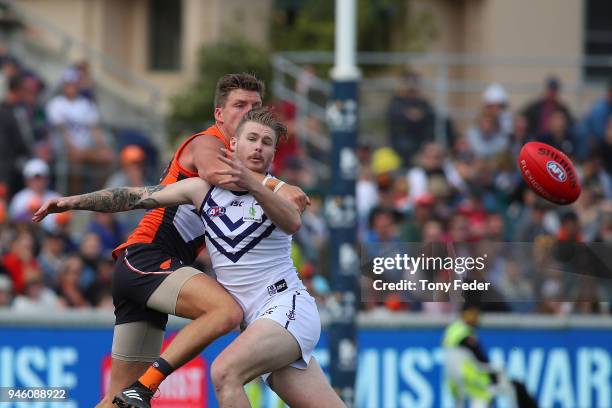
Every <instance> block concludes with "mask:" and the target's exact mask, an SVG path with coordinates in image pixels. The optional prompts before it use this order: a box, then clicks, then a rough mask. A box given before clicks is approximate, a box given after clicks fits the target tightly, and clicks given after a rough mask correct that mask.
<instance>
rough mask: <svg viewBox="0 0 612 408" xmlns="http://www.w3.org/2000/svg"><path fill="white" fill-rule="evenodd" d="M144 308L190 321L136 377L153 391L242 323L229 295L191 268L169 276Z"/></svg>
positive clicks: (212, 280)
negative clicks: (158, 356) (140, 374)
mask: <svg viewBox="0 0 612 408" xmlns="http://www.w3.org/2000/svg"><path fill="white" fill-rule="evenodd" d="M147 306H148V307H150V308H152V309H155V310H160V311H163V312H165V313H169V314H173V315H177V316H180V317H185V318H189V319H192V320H193V321H192V322H191V323H189V324H188V325H187V326H185V327H184V328H183V329H181V330H180V331H179V332H178V334H177V335H176V337H174V339H173V340H172V342H171V343H170V344H169V345H168V347H167V348H166V349H165V350H164V352H163V354H162V355H161V356H160V358H159V359H157V360H156V361H155V363H154V364H153V365H152V366H151V367H150V369H148V370H147V371H146V372H145V373H144V374H143V375H142V376H141V377H140V378H139V381H140V383H141V384H143V385H144V386H145V387H147V388H149V389H151V390H154V391H155V390H156V389H157V388H158V387H159V384H160V383H161V382H162V381H163V380H164V379H165V378H166V377H167V376H168V375H170V374H171V373H172V372H173V371H174V370H175V369H177V368H179V367H181V366H182V365H183V364H185V363H187V362H189V361H190V360H191V359H192V358H194V357H195V356H197V355H198V354H199V353H200V352H201V351H202V350H203V349H204V348H205V347H206V346H207V345H208V344H210V343H211V342H212V341H213V340H215V339H216V338H218V337H221V336H222V335H224V334H226V333H228V332H229V331H230V330H232V329H233V328H235V327H238V326H239V325H240V322H241V321H242V309H241V308H240V306H238V304H237V303H236V302H235V301H234V299H233V298H232V297H231V295H230V294H229V293H227V291H226V290H225V289H223V287H221V285H219V284H218V283H217V281H216V280H214V279H213V278H211V277H209V276H207V275H205V274H203V273H202V272H201V271H199V270H197V269H194V268H191V267H183V268H180V269H177V270H176V271H174V272H173V273H172V274H171V275H170V276H168V277H167V278H166V279H165V280H164V281H163V282H162V284H161V285H160V286H159V287H158V288H157V289H156V290H155V292H154V293H153V294H152V295H151V297H150V298H149V300H148V301H147Z"/></svg>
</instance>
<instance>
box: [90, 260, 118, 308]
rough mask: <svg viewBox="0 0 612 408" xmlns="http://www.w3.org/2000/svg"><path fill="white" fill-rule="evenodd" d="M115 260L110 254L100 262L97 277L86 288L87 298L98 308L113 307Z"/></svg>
mask: <svg viewBox="0 0 612 408" xmlns="http://www.w3.org/2000/svg"><path fill="white" fill-rule="evenodd" d="M114 267H115V262H114V261H113V259H112V257H111V256H110V254H109V255H108V256H107V257H104V259H103V260H101V261H100V262H99V263H98V269H97V270H96V278H95V280H94V281H93V283H92V284H91V285H90V286H89V287H88V288H87V289H86V290H85V298H86V299H87V301H88V302H89V303H90V304H91V305H93V306H94V307H96V308H103V309H111V310H112V309H113V294H112V280H113V269H114Z"/></svg>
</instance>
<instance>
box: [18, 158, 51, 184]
mask: <svg viewBox="0 0 612 408" xmlns="http://www.w3.org/2000/svg"><path fill="white" fill-rule="evenodd" d="M48 175H49V166H48V165H47V163H45V161H44V160H41V159H30V160H28V162H27V163H26V164H25V166H24V167H23V177H25V178H27V179H29V178H32V177H35V176H48Z"/></svg>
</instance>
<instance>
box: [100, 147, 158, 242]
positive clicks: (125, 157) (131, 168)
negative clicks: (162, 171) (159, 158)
mask: <svg viewBox="0 0 612 408" xmlns="http://www.w3.org/2000/svg"><path fill="white" fill-rule="evenodd" d="M145 159H146V157H145V151H144V150H143V149H142V148H141V147H140V146H138V145H128V146H125V147H124V148H123V149H122V150H121V155H120V161H121V169H120V170H119V171H117V172H115V173H114V174H113V175H111V177H110V178H109V179H108V181H107V182H106V188H116V187H142V186H147V185H151V184H152V183H153V182H152V181H151V180H149V179H148V178H147V177H146V175H145ZM145 212H146V211H145V210H134V211H126V212H123V213H119V214H115V218H116V220H117V221H118V222H119V224H120V226H121V229H125V230H127V231H131V230H133V229H134V228H136V225H138V223H139V222H140V220H141V219H142V217H143V216H144V214H145ZM113 229H115V227H113ZM120 233H121V234H123V231H120ZM120 239H121V238H120ZM102 241H103V245H104V248H107V247H108V245H112V244H110V243H109V241H108V240H106V239H104V238H103V239H102Z"/></svg>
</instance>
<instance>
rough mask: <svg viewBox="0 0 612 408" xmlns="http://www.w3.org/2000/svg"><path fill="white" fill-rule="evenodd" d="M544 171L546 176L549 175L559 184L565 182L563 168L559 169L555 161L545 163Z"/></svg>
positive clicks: (565, 174)
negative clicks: (546, 171)
mask: <svg viewBox="0 0 612 408" xmlns="http://www.w3.org/2000/svg"><path fill="white" fill-rule="evenodd" d="M546 170H548V174H550V175H551V176H552V178H554V179H555V180H557V181H558V182H560V183H563V182H564V181H565V180H567V173H566V172H565V170H564V169H563V167H561V165H560V164H559V163H557V162H556V161H553V160H551V161H549V162H548V163H546Z"/></svg>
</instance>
